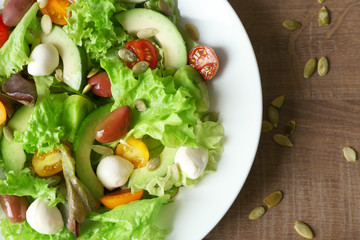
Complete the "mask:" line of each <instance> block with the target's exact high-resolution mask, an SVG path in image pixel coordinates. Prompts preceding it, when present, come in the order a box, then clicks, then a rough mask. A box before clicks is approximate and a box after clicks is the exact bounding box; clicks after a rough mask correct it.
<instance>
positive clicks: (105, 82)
mask: <svg viewBox="0 0 360 240" xmlns="http://www.w3.org/2000/svg"><path fill="white" fill-rule="evenodd" d="M88 83H89V84H91V91H92V92H93V94H95V95H97V96H100V97H111V96H112V94H111V83H110V78H109V76H108V74H107V73H106V72H101V73H98V74H96V75H94V76H92V77H91V78H90V79H89V81H88Z"/></svg>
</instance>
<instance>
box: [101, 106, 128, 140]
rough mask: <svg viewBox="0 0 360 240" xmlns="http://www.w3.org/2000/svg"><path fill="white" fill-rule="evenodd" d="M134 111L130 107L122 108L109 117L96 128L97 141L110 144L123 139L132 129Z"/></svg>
mask: <svg viewBox="0 0 360 240" xmlns="http://www.w3.org/2000/svg"><path fill="white" fill-rule="evenodd" d="M131 123H132V111H131V108H130V107H129V106H122V107H119V108H117V109H115V110H114V111H112V112H111V113H110V114H109V115H107V116H106V117H105V118H104V119H103V120H102V121H101V122H100V123H99V124H98V125H97V126H96V128H95V139H96V140H97V141H99V142H101V143H109V142H113V141H115V140H118V139H119V138H121V137H123V136H124V135H125V134H126V133H127V132H128V131H129V129H130V127H131Z"/></svg>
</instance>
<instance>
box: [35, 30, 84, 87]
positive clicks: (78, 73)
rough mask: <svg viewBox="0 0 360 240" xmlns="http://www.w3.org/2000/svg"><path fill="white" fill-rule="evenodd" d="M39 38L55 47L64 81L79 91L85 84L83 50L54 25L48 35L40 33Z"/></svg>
mask: <svg viewBox="0 0 360 240" xmlns="http://www.w3.org/2000/svg"><path fill="white" fill-rule="evenodd" d="M40 39H41V42H42V43H51V44H52V45H54V46H55V47H56V49H57V50H58V52H59V54H60V57H61V59H62V61H63V65H64V69H63V78H64V83H66V84H67V85H69V86H70V87H71V88H72V89H74V90H76V91H79V90H80V89H81V88H82V87H83V86H84V84H85V81H84V80H85V74H86V71H87V57H86V52H85V50H83V49H82V48H80V47H78V46H76V45H75V43H74V42H73V40H72V39H71V38H69V37H68V35H67V34H66V33H65V31H64V30H63V29H62V28H60V27H58V26H54V28H53V30H52V31H51V33H50V34H49V35H45V34H44V33H41V35H40Z"/></svg>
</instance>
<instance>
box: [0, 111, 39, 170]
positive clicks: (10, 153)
mask: <svg viewBox="0 0 360 240" xmlns="http://www.w3.org/2000/svg"><path fill="white" fill-rule="evenodd" d="M33 110H34V109H33V108H31V107H27V106H22V107H21V108H19V110H17V111H16V112H15V114H14V116H13V117H12V118H11V119H10V121H9V122H8V124H7V126H8V127H10V128H11V129H12V130H14V131H15V130H16V131H18V132H24V131H25V130H26V128H27V123H28V121H29V119H30V116H31V113H32V112H33ZM1 153H2V156H3V158H4V160H5V164H6V168H7V170H9V171H11V170H12V171H14V172H15V173H19V172H20V171H21V170H22V169H23V168H24V164H25V162H26V154H25V151H24V148H23V147H22V144H21V143H17V142H9V141H8V140H7V139H6V138H5V137H3V139H2V140H1Z"/></svg>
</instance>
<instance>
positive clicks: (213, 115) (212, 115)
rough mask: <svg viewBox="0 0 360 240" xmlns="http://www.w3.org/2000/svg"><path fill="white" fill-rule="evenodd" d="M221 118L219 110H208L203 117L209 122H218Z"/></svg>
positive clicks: (204, 120) (203, 119) (202, 118)
mask: <svg viewBox="0 0 360 240" xmlns="http://www.w3.org/2000/svg"><path fill="white" fill-rule="evenodd" d="M218 120H219V113H218V112H207V113H205V114H204V116H202V117H201V121H203V122H207V121H212V122H217V121H218Z"/></svg>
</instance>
